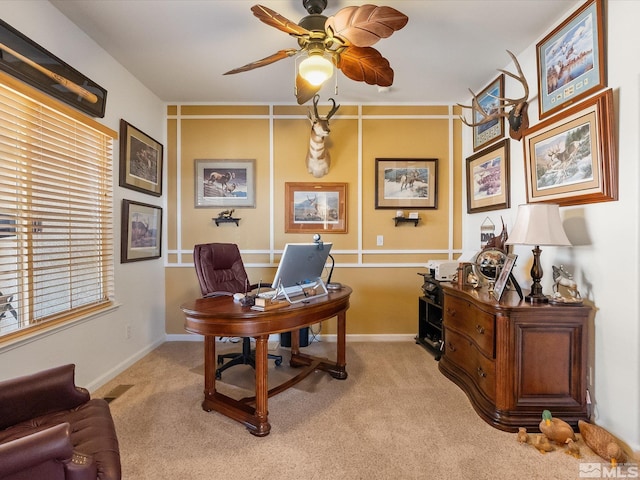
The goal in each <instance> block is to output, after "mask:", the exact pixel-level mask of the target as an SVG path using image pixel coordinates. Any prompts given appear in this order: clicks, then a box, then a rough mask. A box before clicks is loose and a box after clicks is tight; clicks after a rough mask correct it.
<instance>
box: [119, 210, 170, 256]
mask: <svg viewBox="0 0 640 480" xmlns="http://www.w3.org/2000/svg"><path fill="white" fill-rule="evenodd" d="M121 233H122V238H121V254H120V263H127V262H137V261H140V260H151V259H153V258H159V257H160V255H161V253H162V208H160V207H156V206H154V205H147V204H146V203H138V202H134V201H131V200H122V229H121Z"/></svg>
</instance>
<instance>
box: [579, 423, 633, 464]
mask: <svg viewBox="0 0 640 480" xmlns="http://www.w3.org/2000/svg"><path fill="white" fill-rule="evenodd" d="M578 428H579V429H580V435H582V439H583V440H584V443H586V444H587V446H588V447H589V448H590V449H591V450H593V451H594V452H596V453H597V454H598V455H600V456H601V457H602V458H604V459H605V460H609V461H610V462H611V465H612V466H614V467H615V466H616V465H617V464H618V463H624V462H626V461H627V455H626V453H625V452H624V450H623V449H622V446H621V445H620V443H618V441H617V439H616V438H615V437H614V436H613V435H611V434H610V433H609V432H608V431H606V430H605V429H604V428H602V427H599V426H597V425H593V424H592V423H587V422H585V421H583V420H578Z"/></svg>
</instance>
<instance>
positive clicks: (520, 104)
mask: <svg viewBox="0 0 640 480" xmlns="http://www.w3.org/2000/svg"><path fill="white" fill-rule="evenodd" d="M507 53H508V54H509V56H510V57H511V59H512V60H513V63H514V64H515V66H516V69H517V70H518V74H517V75H516V74H515V73H512V72H509V71H507V70H502V69H498V71H499V72H502V73H504V74H505V75H507V76H509V77H511V78H514V79H516V80H518V81H519V82H520V83H521V84H522V87H523V89H524V95H523V96H522V97H521V98H506V97H494V98H495V99H496V100H498V101H499V102H500V107H499V108H498V109H497V110H496V111H495V112H491V113H489V112H486V111H485V110H484V109H483V108H482V106H481V105H480V101H479V100H478V96H477V95H476V94H475V93H473V91H472V90H471V89H469V92H471V95H472V96H473V100H472V101H471V105H470V106H469V105H462V104H460V103H459V104H458V105H459V106H461V107H462V108H469V109H471V110H472V111H473V112H474V114H475V113H478V114H479V115H480V117H481V120H479V121H477V122H473V121H472V122H471V123H469V122H467V120H466V119H465V118H464V116H462V115H461V116H460V120H462V122H463V123H464V124H465V125H467V126H469V127H477V126H480V125H484V124H485V123H489V122H492V121H494V120H496V119H499V118H500V117H506V118H507V120H508V121H509V136H510V137H511V138H513V139H514V140H520V139H521V138H522V135H523V134H524V131H525V130H526V129H527V128H529V115H527V108H528V107H529V103H528V100H529V84H528V83H527V79H526V78H525V76H524V74H523V73H522V68H520V63H518V59H517V58H516V56H515V55H514V54H513V53H511V52H510V51H509V50H507ZM489 95H490V94H489ZM490 96H493V95H490ZM508 107H512V108H511V110H510V111H509V112H507V111H505V109H506V108H508Z"/></svg>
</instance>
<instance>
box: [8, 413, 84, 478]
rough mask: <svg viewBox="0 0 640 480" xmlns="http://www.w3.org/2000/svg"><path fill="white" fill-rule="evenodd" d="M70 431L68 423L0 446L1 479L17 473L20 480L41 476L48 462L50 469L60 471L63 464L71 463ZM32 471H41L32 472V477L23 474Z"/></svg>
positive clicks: (52, 476)
mask: <svg viewBox="0 0 640 480" xmlns="http://www.w3.org/2000/svg"><path fill="white" fill-rule="evenodd" d="M70 430H71V426H70V425H69V424H68V423H61V424H60V425H56V426H55V427H51V428H47V429H46V430H41V431H39V432H36V433H32V434H31V435H26V436H24V437H22V438H18V439H15V440H12V441H9V442H6V443H2V444H0V478H7V477H10V475H14V474H16V473H18V472H21V478H37V475H42V470H41V469H42V468H43V467H42V464H44V463H47V462H49V461H51V462H52V464H51V469H54V470H59V471H62V469H63V468H64V463H66V462H70V461H71V458H72V456H73V445H72V444H71V437H70ZM34 467H38V468H39V469H40V470H38V471H37V472H34V476H30V475H26V472H25V470H29V469H31V468H34ZM38 472H39V473H38ZM50 478H54V475H51V477H50Z"/></svg>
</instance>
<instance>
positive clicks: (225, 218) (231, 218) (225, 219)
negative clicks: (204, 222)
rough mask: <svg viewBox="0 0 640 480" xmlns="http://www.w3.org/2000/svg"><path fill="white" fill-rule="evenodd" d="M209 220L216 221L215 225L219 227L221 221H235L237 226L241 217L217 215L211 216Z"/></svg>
mask: <svg viewBox="0 0 640 480" xmlns="http://www.w3.org/2000/svg"><path fill="white" fill-rule="evenodd" d="M211 220H213V221H214V222H216V227H219V226H220V224H221V223H235V224H236V226H237V227H239V226H240V220H241V219H240V218H233V217H217V218H212V219H211Z"/></svg>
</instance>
